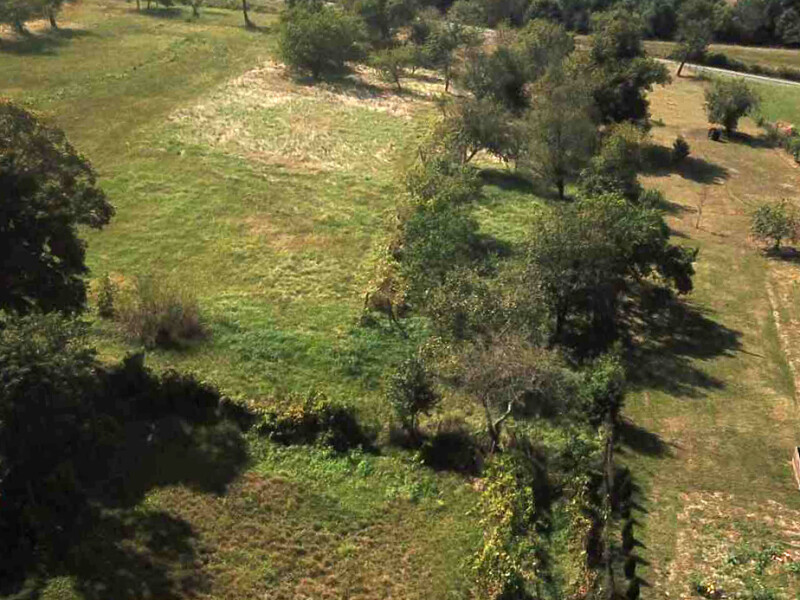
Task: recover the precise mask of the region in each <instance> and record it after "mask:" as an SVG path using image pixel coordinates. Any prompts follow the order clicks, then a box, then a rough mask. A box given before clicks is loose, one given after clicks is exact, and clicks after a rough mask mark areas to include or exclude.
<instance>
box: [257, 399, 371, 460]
mask: <svg viewBox="0 0 800 600" xmlns="http://www.w3.org/2000/svg"><path fill="white" fill-rule="evenodd" d="M254 428H255V431H256V432H257V433H259V434H261V435H264V436H266V437H268V438H269V439H271V440H274V441H275V442H278V443H280V444H287V445H288V444H315V443H319V444H325V445H327V446H331V447H332V448H333V449H334V450H336V451H338V452H344V451H346V450H348V449H350V448H358V447H366V446H369V445H370V440H369V437H368V436H367V434H366V433H365V432H364V430H363V429H362V428H361V426H360V425H359V423H358V420H357V419H356V416H355V413H354V411H353V409H352V408H350V407H348V406H345V405H343V404H340V403H338V402H335V401H332V400H329V399H328V398H326V397H325V396H323V395H320V394H310V395H309V396H308V397H307V398H305V399H304V400H303V401H301V402H294V403H293V404H292V405H291V406H289V407H288V408H286V409H267V410H261V411H257V421H256V424H255V425H254Z"/></svg>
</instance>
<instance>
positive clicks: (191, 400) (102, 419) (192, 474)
mask: <svg viewBox="0 0 800 600" xmlns="http://www.w3.org/2000/svg"><path fill="white" fill-rule="evenodd" d="M103 377H104V379H103V387H102V391H103V393H102V394H99V395H98V399H97V400H96V404H95V406H96V409H97V412H96V414H95V416H94V418H95V419H96V422H97V425H96V426H101V427H103V428H104V431H106V436H107V438H108V439H107V441H106V442H105V443H104V444H103V445H102V446H100V447H99V448H98V447H95V448H94V451H93V452H91V453H87V454H76V455H74V456H72V457H70V458H71V460H72V464H73V468H72V471H71V472H72V473H74V475H75V476H77V478H78V480H79V481H80V482H81V485H80V487H79V488H76V491H74V492H70V491H69V490H64V491H63V493H62V494H61V495H54V496H52V498H51V499H50V500H49V502H48V504H47V505H46V511H45V514H49V515H51V516H50V518H51V519H52V520H53V523H52V526H50V527H49V529H46V528H41V530H37V529H33V528H31V527H29V526H22V525H21V526H19V527H17V526H15V525H14V523H15V520H14V515H15V514H16V513H11V514H7V515H4V516H5V517H6V518H7V520H5V521H0V526H3V527H5V529H0V538H2V536H3V534H5V533H13V538H14V540H13V541H12V543H13V544H15V545H14V546H13V547H0V561H7V564H5V565H3V564H0V579H2V578H3V577H2V575H3V574H5V573H6V572H9V573H11V574H12V577H10V578H7V580H6V581H0V594H2V593H12V594H14V593H19V592H21V591H25V595H26V597H31V598H36V597H39V595H40V594H41V592H42V590H43V589H44V588H45V587H46V585H47V583H48V578H50V577H53V576H57V575H66V576H69V577H70V578H71V579H73V580H74V586H75V589H76V591H78V592H79V593H80V595H81V597H85V598H90V599H92V600H94V599H96V600H105V599H107V598H115V599H118V600H134V599H136V600H138V599H140V598H148V597H151V598H161V599H166V600H172V599H173V598H174V599H177V598H185V597H187V596H190V597H193V596H194V595H195V594H196V593H197V592H200V591H202V587H203V585H204V583H203V579H202V577H201V576H200V575H199V573H200V569H199V565H198V564H197V561H196V558H195V550H194V543H193V538H194V532H193V531H192V528H191V526H190V525H189V524H188V523H187V522H185V521H183V520H181V519H180V518H177V517H175V516H174V515H169V514H167V513H165V512H162V511H159V510H155V509H153V508H151V507H150V506H148V504H146V503H143V500H144V499H145V498H146V497H147V495H148V494H149V493H150V492H152V491H153V490H155V489H158V488H162V487H167V486H178V485H179V486H184V487H188V488H189V489H192V490H197V491H200V492H204V493H214V494H224V493H225V491H226V489H227V486H228V485H229V484H230V483H231V482H232V481H233V480H234V479H235V478H236V477H237V476H238V475H239V473H241V471H242V469H243V468H244V467H245V466H246V464H247V463H248V453H247V446H246V442H245V439H244V437H243V435H242V429H241V427H240V425H239V424H238V422H241V421H244V416H245V415H242V414H239V413H241V412H242V411H238V412H237V411H236V409H235V408H232V407H228V406H227V405H226V404H223V402H222V401H221V399H220V397H219V394H218V392H216V391H215V390H213V389H212V388H208V387H206V386H204V385H203V384H199V383H197V382H196V381H195V380H193V379H190V378H185V377H180V376H177V375H173V376H169V375H163V376H161V377H155V376H153V375H152V374H150V373H149V372H148V371H146V370H144V369H143V366H142V362H141V359H140V358H139V357H137V356H134V357H131V358H129V359H126V360H125V361H124V362H123V364H122V366H120V367H115V368H112V369H110V370H109V371H104V372H103ZM54 503H55V504H58V506H53V504H54ZM40 504H42V505H43V506H44V503H42V502H40ZM11 510H13V508H12V509H11ZM25 510H28V509H25ZM16 522H19V521H18V520H17V521H16ZM9 524H10V528H9V527H8V525H9ZM10 537H11V536H9V538H8V539H10ZM14 548H17V549H18V551H14ZM9 550H11V552H9ZM11 562H13V565H11ZM9 565H11V566H12V571H7V569H8V568H9ZM31 577H33V578H34V584H33V588H31Z"/></svg>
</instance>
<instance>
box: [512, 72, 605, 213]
mask: <svg viewBox="0 0 800 600" xmlns="http://www.w3.org/2000/svg"><path fill="white" fill-rule="evenodd" d="M591 109H592V97H591V95H590V93H589V90H587V89H586V87H585V86H583V85H582V84H581V83H580V82H577V81H574V80H568V79H567V78H566V75H565V74H564V72H563V71H562V70H561V69H557V70H555V71H552V72H551V73H550V74H549V75H547V76H546V77H545V78H543V79H542V80H541V81H539V82H538V83H537V84H536V86H535V87H534V91H533V93H532V106H531V110H530V111H529V113H528V116H527V119H526V123H525V127H524V130H523V132H524V133H523V136H524V139H523V142H522V144H523V150H522V157H521V161H520V162H521V163H522V165H523V166H526V167H528V168H530V169H531V170H532V171H533V172H534V173H536V174H537V175H539V176H540V177H542V178H543V179H544V180H546V181H548V182H549V183H551V184H553V185H555V186H556V188H557V189H558V197H559V198H561V199H563V198H564V186H565V185H566V183H567V181H568V180H569V179H571V178H573V177H574V176H576V175H577V174H578V173H579V172H580V170H581V169H582V168H583V166H584V165H585V164H586V163H587V162H588V160H589V158H590V156H591V154H592V149H593V147H594V142H595V137H596V129H595V125H594V123H593V122H592V119H591V117H590V111H591Z"/></svg>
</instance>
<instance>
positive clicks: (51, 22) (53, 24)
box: [47, 8, 58, 29]
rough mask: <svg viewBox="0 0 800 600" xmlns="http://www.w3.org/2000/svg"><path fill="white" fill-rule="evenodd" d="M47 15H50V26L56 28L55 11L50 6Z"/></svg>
mask: <svg viewBox="0 0 800 600" xmlns="http://www.w3.org/2000/svg"><path fill="white" fill-rule="evenodd" d="M47 16H48V17H50V27H52V28H53V29H58V23H56V11H55V10H54V9H52V8H51V9H50V10H49V11H48V12H47Z"/></svg>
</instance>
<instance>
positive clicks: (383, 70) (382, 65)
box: [370, 46, 413, 92]
mask: <svg viewBox="0 0 800 600" xmlns="http://www.w3.org/2000/svg"><path fill="white" fill-rule="evenodd" d="M412 60H413V49H412V48H411V47H410V46H396V47H394V48H386V49H384V50H378V51H377V52H375V53H374V54H373V55H372V57H371V59H370V62H371V64H372V66H373V67H374V68H375V70H377V71H378V73H379V74H380V76H381V78H383V80H384V81H388V82H390V83H394V84H395V85H396V86H397V91H398V92H400V91H402V90H403V88H402V87H401V86H400V79H401V78H402V77H403V76H405V73H406V69H407V68H408V67H409V66H410V65H411V62H412Z"/></svg>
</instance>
